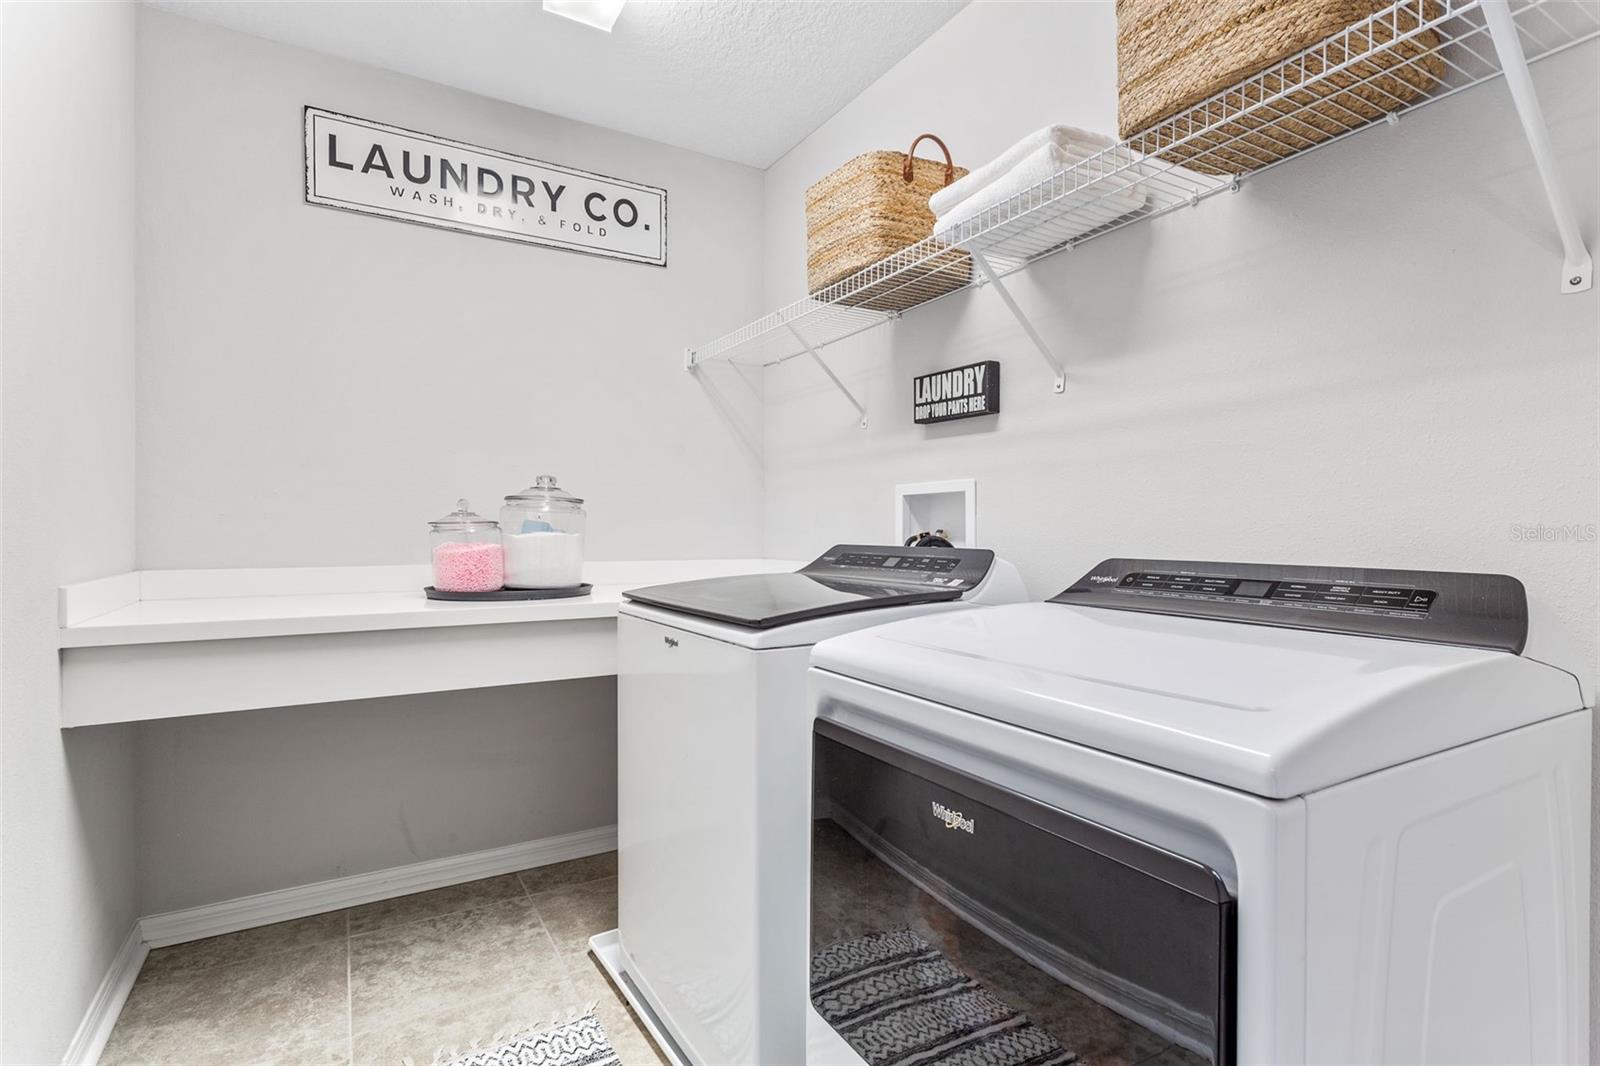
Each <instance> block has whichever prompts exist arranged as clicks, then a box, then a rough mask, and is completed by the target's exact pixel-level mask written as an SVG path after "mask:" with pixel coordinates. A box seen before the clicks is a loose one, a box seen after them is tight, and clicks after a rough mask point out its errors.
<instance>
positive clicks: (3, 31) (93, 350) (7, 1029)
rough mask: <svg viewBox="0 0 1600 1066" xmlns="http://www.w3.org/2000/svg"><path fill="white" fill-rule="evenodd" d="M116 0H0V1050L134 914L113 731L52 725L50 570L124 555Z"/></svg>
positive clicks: (127, 541)
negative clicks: (80, 0) (71, 0)
mask: <svg viewBox="0 0 1600 1066" xmlns="http://www.w3.org/2000/svg"><path fill="white" fill-rule="evenodd" d="M133 35H134V13H133V10H132V8H131V7H124V6H120V5H110V4H84V5H75V4H4V5H0V157H3V166H0V237H3V239H0V548H3V553H0V588H3V592H0V672H3V677H4V690H3V693H0V699H3V706H0V900H3V906H0V1060H3V1061H5V1062H56V1061H59V1060H60V1058H61V1055H62V1053H63V1052H64V1051H65V1050H66V1048H67V1044H68V1041H69V1040H70V1039H71V1038H72V1035H73V1032H74V1031H75V1029H76V1028H77V1025H78V1022H79V1019H80V1018H81V1016H82V1012H83V1009H84V1007H85V1006H86V1005H87V1004H88V1002H89V999H90V997H91V996H92V995H93V993H94V990H95V988H96V986H97V985H98V984H99V982H100V979H101V977H102V976H103V975H104V973H105V971H106V967H107V965H108V964H109V963H110V961H111V958H112V956H113V954H114V953H115V952H116V949H117V948H118V946H119V945H120V944H121V943H122V941H123V938H124V937H126V936H127V934H128V931H129V930H130V929H131V928H132V923H133V919H134V918H135V917H136V915H137V913H138V912H137V909H136V900H135V894H134V854H133V851H134V849H133V832H132V825H133V822H132V806H131V804H130V803H129V802H128V800H129V796H130V795H131V793H132V789H133V771H132V758H131V747H132V745H131V738H130V737H129V736H128V733H127V731H126V730H122V729H104V730H91V731H83V732H79V733H72V734H63V733H62V732H61V730H60V727H59V726H58V724H57V723H58V721H59V719H58V716H57V707H58V701H59V689H58V678H59V671H58V667H57V661H56V641H55V628H56V586H57V585H59V584H62V583H64V582H70V581H82V580H84V579H86V578H92V577H100V576H102V575H105V574H108V573H113V572H116V571H124V570H128V569H130V568H131V567H132V565H133V559H134V529H133V478H134V424H133V403H132V395H133V378H134V345H133V315H134V296H133V269H134V250H133V239H134V238H133V214H134V193H133V181H132V175H131V171H130V167H131V160H132V158H133V155H134V116H133V84H134V70H133Z"/></svg>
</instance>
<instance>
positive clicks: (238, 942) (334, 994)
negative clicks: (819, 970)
mask: <svg viewBox="0 0 1600 1066" xmlns="http://www.w3.org/2000/svg"><path fill="white" fill-rule="evenodd" d="M616 924H617V880H616V855H615V854H614V853H612V854H607V855H597V856H594V857H593V858H588V859H578V860H576V861H573V862H565V863H558V864H556V865H554V866H545V867H541V868H539V869H536V870H524V871H522V872H521V873H517V874H506V875H505V876H503V877H491V878H487V879H485V880H483V881H474V882H471V883H470V884H465V885H455V886H452V887H450V888H442V889H439V890H437V891H434V892H421V893H418V894H416V895H412V896H402V897H400V898H398V899H391V900H383V901H381V902H378V903H372V904H368V905H367V906H364V907H355V908H352V909H350V910H344V911H335V912H332V913H329V914H319V915H315V916H313V917H310V918H302V919H300V920H298V921H292V922H283V923H281V924H278V925H269V926H264V927H262V928H259V929H247V930H244V931H243V932H239V933H230V934H228V935H226V936H219V937H212V938H210V939H208V940H197V941H194V942H192V943H188V944H177V945H174V946H172V947H168V948H157V949H156V950H154V951H152V952H150V957H149V958H148V959H147V960H145V964H144V969H143V970H141V971H140V973H139V979H138V981H137V982H136V983H135V984H134V986H133V991H132V993H130V994H129V996H128V1002H127V1005H126V1006H125V1007H123V1010H122V1015H121V1017H120V1018H118V1019H117V1025H116V1028H115V1029H114V1030H113V1032H112V1034H111V1039H110V1041H109V1042H108V1043H107V1045H106V1049H105V1052H104V1054H102V1055H101V1058H100V1062H101V1063H102V1064H103V1066H121V1064H125V1063H127V1064H131V1063H145V1064H158V1063H170V1064H175V1066H208V1064H212V1063H217V1064H223V1063H226V1064H230V1066H231V1064H234V1063H285V1064H295V1066H299V1064H303V1063H317V1064H322V1063H326V1064H335V1063H400V1062H404V1061H405V1060H407V1059H410V1060H411V1061H413V1062H414V1063H416V1064H417V1066H429V1064H430V1063H431V1062H432V1061H433V1057H434V1053H435V1052H436V1051H437V1050H438V1049H439V1048H440V1047H441V1046H452V1047H465V1046H467V1045H469V1044H471V1043H472V1042H473V1041H474V1040H478V1041H488V1040H489V1039H490V1038H491V1037H493V1036H494V1035H495V1034H496V1033H497V1032H499V1031H501V1030H502V1029H508V1028H509V1029H516V1028H524V1027H529V1026H541V1025H544V1024H546V1023H547V1022H549V1021H550V1020H551V1019H552V1018H553V1017H556V1016H558V1015H559V1016H560V1017H561V1018H563V1019H564V1018H565V1017H566V1016H567V1012H568V1011H569V1010H572V1009H573V1008H579V1009H582V1008H584V1007H587V1006H588V1005H589V1004H590V1003H598V1005H597V1007H596V1008H595V1009H596V1013H597V1014H598V1015H599V1017H600V1020H601V1022H602V1023H603V1024H604V1025H605V1027H606V1032H607V1034H608V1035H609V1036H610V1037H611V1043H612V1046H613V1047H615V1048H616V1050H617V1053H618V1054H619V1055H620V1056H621V1058H622V1061H623V1063H624V1064H625V1066H656V1064H658V1063H662V1062H663V1060H662V1059H661V1057H660V1055H659V1054H658V1053H657V1051H656V1049H655V1047H654V1046H653V1045H652V1044H651V1043H650V1041H649V1038H648V1037H646V1036H645V1034H644V1031H643V1030H642V1029H641V1028H640V1026H639V1023H638V1020H637V1019H636V1018H635V1017H634V1016H633V1015H632V1013H631V1012H630V1011H629V1009H628V1007H627V1005H626V1004H625V1003H624V1002H623V1000H622V998H621V997H620V996H619V995H617V993H616V991H615V989H613V988H612V986H611V984H610V982H609V981H607V979H606V977H605V975H604V973H603V972H602V971H601V970H600V968H599V967H598V965H597V964H596V963H595V961H594V959H593V957H592V956H590V955H589V954H588V940H589V937H590V936H592V935H594V934H595V933H600V932H604V931H606V930H608V929H614V928H615V927H616Z"/></svg>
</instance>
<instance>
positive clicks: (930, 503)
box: [894, 477, 978, 548]
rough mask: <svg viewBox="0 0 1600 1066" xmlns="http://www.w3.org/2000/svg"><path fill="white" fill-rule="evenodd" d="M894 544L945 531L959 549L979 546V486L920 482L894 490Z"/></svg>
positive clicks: (969, 482) (957, 481) (968, 480)
mask: <svg viewBox="0 0 1600 1066" xmlns="http://www.w3.org/2000/svg"><path fill="white" fill-rule="evenodd" d="M894 521H895V542H896V543H898V544H904V543H905V542H906V538H907V537H910V536H911V535H912V534H915V533H922V532H924V531H927V532H932V531H933V530H936V529H942V530H944V531H945V533H946V535H948V537H949V538H950V543H951V544H953V545H955V546H956V547H957V548H974V547H977V546H978V482H977V481H976V480H975V479H973V478H970V477H969V478H954V479H952V480H949V481H919V482H916V483H914V484H910V485H896V486H895V487H894Z"/></svg>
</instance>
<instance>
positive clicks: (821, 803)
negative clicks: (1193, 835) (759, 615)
mask: <svg viewBox="0 0 1600 1066" xmlns="http://www.w3.org/2000/svg"><path fill="white" fill-rule="evenodd" d="M813 745H814V762H813V767H814V769H813V775H814V809H813V827H812V830H813V836H812V861H811V949H812V956H811V969H810V997H811V1005H812V1007H813V1009H814V1011H815V1012H816V1014H817V1015H819V1016H820V1018H821V1020H822V1021H823V1022H825V1023H826V1024H827V1026H828V1027H830V1028H831V1029H832V1030H833V1032H834V1033H835V1034H837V1036H838V1037H839V1038H841V1040H842V1041H843V1042H844V1043H845V1044H848V1045H849V1047H850V1048H851V1049H852V1050H853V1051H854V1053H855V1055H856V1056H859V1057H860V1058H861V1059H862V1060H864V1061H865V1062H867V1063H869V1064H871V1066H886V1064H889V1063H902V1062H910V1061H915V1062H918V1063H922V1064H927V1066H933V1064H935V1063H969V1062H972V1063H976V1062H982V1063H991V1062H993V1063H1015V1064H1017V1066H1022V1064H1027V1066H1047V1064H1052V1063H1066V1062H1069V1061H1072V1060H1073V1056H1076V1057H1077V1059H1078V1060H1081V1061H1089V1062H1126V1063H1136V1062H1141V1061H1143V1060H1145V1059H1150V1058H1152V1057H1154V1056H1158V1055H1159V1056H1161V1057H1160V1058H1159V1059H1157V1060H1156V1061H1159V1062H1162V1063H1202V1062H1211V1063H1218V1064H1224V1063H1229V1062H1232V1061H1233V1012H1234V948H1235V901H1234V899H1233V898H1232V896H1231V895H1230V894H1229V892H1228V890H1227V889H1226V887H1225V886H1224V884H1223V881H1222V879H1221V878H1220V877H1219V876H1218V875H1217V873H1216V872H1215V871H1213V870H1212V869H1210V868H1209V867H1207V866H1205V865H1203V864H1201V863H1198V862H1195V861H1193V860H1190V859H1188V858H1185V857H1183V856H1180V855H1177V854H1175V853H1173V852H1171V851H1168V850H1165V849H1162V848H1159V847H1156V846H1154V845H1151V844H1148V843H1145V842H1143V841H1140V840H1136V839H1134V838H1132V837H1130V836H1128V835H1126V834H1123V833H1120V832H1117V831H1115V830H1112V829H1109V828H1107V827H1105V826H1103V825H1099V824H1097V823H1095V822H1092V821H1089V820H1087V819H1084V818H1082V817H1079V816H1076V815H1074V814H1072V813H1070V812H1067V811H1063V810H1060V809H1057V808H1055V807H1051V806H1047V805H1045V804H1042V803H1039V802H1037V801H1035V800H1032V799H1030V798H1028V797H1025V796H1022V795H1019V794H1017V793H1015V792H1011V791H1007V790H1004V789H1001V788H997V787H995V786H994V785H991V784H988V783H986V782H983V781H981V780H978V779H976V778H973V777H970V776H968V775H965V774H963V773H961V772H959V771H956V770H954V769H951V768H950V767H947V766H944V765H941V764H938V763H935V762H932V761H929V760H928V759H926V758H924V757H922V756H919V755H917V754H914V753H912V752H909V751H906V750H904V749H902V748H899V747H895V746H891V745H888V744H885V743H883V742H881V741H879V740H876V739H874V738H871V737H868V736H865V735H863V734H861V733H858V732H855V731H853V730H850V729H847V728H845V727H843V726H841V725H839V724H838V723H835V722H831V721H826V720H819V721H818V722H817V723H816V726H815V734H814V741H813ZM814 1021H815V1020H814Z"/></svg>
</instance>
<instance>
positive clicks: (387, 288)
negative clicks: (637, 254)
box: [138, 9, 762, 569]
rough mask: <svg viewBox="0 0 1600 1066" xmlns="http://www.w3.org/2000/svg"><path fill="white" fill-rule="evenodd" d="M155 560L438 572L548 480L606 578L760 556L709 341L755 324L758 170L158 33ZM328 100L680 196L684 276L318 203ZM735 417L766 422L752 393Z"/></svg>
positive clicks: (146, 166)
mask: <svg viewBox="0 0 1600 1066" xmlns="http://www.w3.org/2000/svg"><path fill="white" fill-rule="evenodd" d="M139 27H140V33H139V93H138V122H139V190H140V196H139V248H138V255H139V274H140V279H141V284H140V287H139V326H138V328H139V382H138V398H139V400H138V402H139V407H138V412H139V418H138V424H139V455H140V461H139V475H138V476H139V489H138V516H139V518H138V521H139V562H140V565H141V566H143V567H145V568H147V569H161V568H167V567H180V568H181V567H208V566H300V565H315V566H339V565H361V564H369V563H403V562H421V561H424V560H425V559H426V558H427V555H426V551H427V547H426V533H427V528H426V526H425V525H424V523H425V522H426V521H427V520H428V519H430V518H435V517H437V516H438V515H440V514H443V513H444V512H446V511H448V510H450V509H451V506H452V505H453V504H454V502H455V500H456V498H457V497H459V496H463V495H466V496H468V497H470V498H471V499H472V500H473V502H474V503H475V504H476V505H477V506H478V508H479V509H480V510H482V511H484V512H485V513H490V514H492V513H494V511H495V510H496V508H497V507H498V505H499V497H501V496H503V495H505V494H506V493H508V492H515V491H516V490H518V489H521V488H523V487H525V486H527V485H529V484H531V483H532V481H533V478H534V476H535V475H536V474H539V473H543V472H547V471H548V472H553V473H555V474H558V475H559V476H560V478H561V481H562V484H563V485H564V486H565V487H567V488H568V489H570V490H572V491H573V492H575V493H577V494H578V495H579V496H582V497H584V498H586V499H587V500H588V504H587V507H588V510H589V519H590V522H589V533H588V550H589V555H590V557H591V558H595V559H663V558H678V559H683V558H714V557H718V556H727V557H733V556H745V557H748V556H749V555H750V554H751V553H752V552H753V551H754V550H755V548H756V547H757V545H758V544H759V542H760V536H761V526H760V523H761V469H760V466H759V463H758V462H757V460H756V458H755V457H754V456H753V455H751V454H750V452H749V451H748V450H747V449H746V448H745V447H744V446H743V444H742V438H741V437H740V436H739V434H738V433H737V432H735V431H733V430H732V429H730V428H729V425H728V423H727V422H725V421H724V418H723V412H722V409H721V408H719V407H718V406H717V405H716V404H715V403H714V402H713V399H712V397H713V395H714V394H713V393H710V392H708V391H707V390H706V389H705V388H703V387H702V386H701V385H700V384H699V383H697V381H696V379H695V378H694V377H692V376H691V375H689V374H686V373H684V371H683V369H682V363H683V360H682V350H683V347H684V345H686V344H688V343H690V338H694V337H700V336H706V335H709V334H710V333H712V332H715V331H716V330H717V329H718V327H720V326H721V325H722V323H724V322H727V321H730V320H735V321H736V320H739V319H741V318H749V317H753V315H754V314H756V313H757V310H758V303H759V297H760V292H761V263H762V260H761V255H760V246H759V243H758V242H756V241H754V240H752V239H751V235H752V234H753V233H756V232H757V231H758V230H759V225H760V218H761V195H762V184H761V173H760V172H759V171H757V170H754V169H752V168H750V167H744V166H738V165H736V164H733V163H726V162H721V161H718V160H714V159H710V158H707V157H705V156H701V155H696V154H695V153H693V152H686V151H683V150H681V149H676V148H668V147H666V146H664V145H661V144H657V143H655V142H652V141H646V140H641V139H640V138H638V137H630V136H627V135H625V134H620V133H614V132H612V131H609V130H602V129H598V128H596V127H593V126H586V125H583V124H582V123H578V122H572V121H570V120H567V119H562V118H557V117H555V116H553V115H546V114H541V113H539V112H535V111H529V110H526V109H524V108H519V107H514V106H512V105H510V104H506V103H501V102H498V101H494V100H490V99H487V98H485V97H481V96H474V95H472V94H471V93H465V92H460V91H458V90H454V89H448V88H445V87H443V86H440V85H436V84H433V83H430V82H424V81H421V80H418V79H416V78H408V77H404V76H402V75H398V74H392V73H389V72H387V71H382V70H377V69H375V68H372V67H365V66H361V65H359V64H356V63H351V62H347V61H344V60H339V59H333V58H330V57H328V56H323V55H318V54H316V53H313V52H308V51H305V50H303V49H298V48H292V47H288V46H286V45H280V44H275V43H272V42H268V41H264V40H260V39H258V38H254V37H247V36H244V35H241V34H237V33H232V32H230V31H227V30H222V29H218V28H216V27H213V26H208V25H203V24H201V23H197V22H191V21H188V20H185V19H181V18H177V17H174V16H171V15H167V14H164V13H161V12H157V11H152V10H148V9H145V10H141V11H140V13H139ZM307 104H313V105H316V106H319V107H326V108H329V109H332V110H335V111H341V112H344V113H346V114H351V115H359V116H361V117H363V118H371V119H376V120H379V121H382V122H388V123H391V124H394V125H398V126H404V127H407V128H410V129H416V130H421V131H424V132H427V133H437V134H440V135H442V136H446V137H452V138H455V139H457V140H463V141H468V142H470V143H473V144H479V145H483V146H485V147H489V148H495V149H502V150H506V151H512V152H518V153H520V154H523V155H529V156H533V157H535V158H540V159H549V160H551V161H553V162H560V163H565V164H569V165H572V166H576V167H581V168H583V169H586V170H593V171H598V172H599V173H602V174H614V175H616V176H618V177H624V178H629V179H632V180H636V181H641V182H645V183H647V184H651V185H659V186H662V187H665V188H666V189H667V192H668V201H667V203H668V239H667V255H668V266H667V267H666V268H665V269H661V268H657V267H651V266H643V265H639V264H636V263H622V262H616V261H613V260H607V259H599V258H595V257H592V256H585V255H577V254H571V253H565V252H559V251H553V250H549V249H542V248H533V247H529V246H526V245H521V244H515V243H512V242H508V241H498V240H493V239H490V238H485V237H476V236H469V235H465V234H460V233H452V232H448V231H445V230H438V229H431V228H428V227H424V226H417V225H409V224H406V223H402V222H395V221H391V220H387V219H376V218H371V217H367V216H363V215H357V214H353V213H350V212H345V211H339V210H335V209H332V208H324V207H311V206H308V205H306V204H305V203H304V202H303V200H304V184H303V163H302V159H303V143H304V139H303V129H302V118H301V109H302V108H303V107H304V106H305V105H307ZM733 400H739V401H740V403H739V404H738V406H736V407H735V408H734V411H733V414H734V415H735V416H739V415H743V416H745V417H751V418H758V417H759V410H758V409H757V408H758V402H759V401H758V397H757V396H755V395H754V394H751V393H750V392H749V390H748V389H746V390H744V392H743V395H742V397H741V396H740V395H739V394H732V399H731V400H730V402H733Z"/></svg>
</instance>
